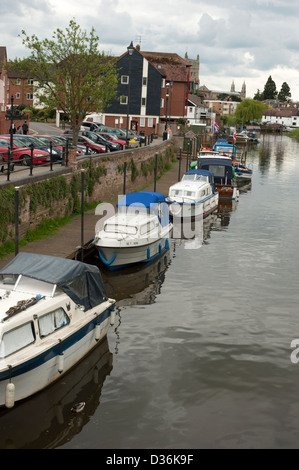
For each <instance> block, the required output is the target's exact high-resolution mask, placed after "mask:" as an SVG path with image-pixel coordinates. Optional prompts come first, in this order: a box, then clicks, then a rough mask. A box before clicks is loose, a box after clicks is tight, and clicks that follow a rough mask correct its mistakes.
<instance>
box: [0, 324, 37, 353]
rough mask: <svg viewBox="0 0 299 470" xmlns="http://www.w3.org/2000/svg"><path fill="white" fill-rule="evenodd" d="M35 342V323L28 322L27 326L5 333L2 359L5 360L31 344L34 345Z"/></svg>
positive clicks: (0, 343) (1, 350)
mask: <svg viewBox="0 0 299 470" xmlns="http://www.w3.org/2000/svg"><path fill="white" fill-rule="evenodd" d="M34 341H35V336H34V328H33V322H28V323H26V324H25V325H22V326H19V327H18V328H15V329H13V330H11V331H8V332H7V333H4V335H3V338H2V341H1V342H0V358H1V359H3V358H4V357H7V356H9V355H10V354H13V353H15V352H17V351H19V350H20V349H23V348H25V347H26V346H28V345H29V344H32V343H34Z"/></svg>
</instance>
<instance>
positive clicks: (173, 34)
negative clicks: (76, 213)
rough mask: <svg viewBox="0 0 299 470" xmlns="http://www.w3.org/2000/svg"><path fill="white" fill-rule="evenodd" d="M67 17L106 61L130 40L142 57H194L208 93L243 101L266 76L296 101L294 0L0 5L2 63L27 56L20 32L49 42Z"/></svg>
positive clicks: (297, 6)
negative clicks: (94, 40)
mask: <svg viewBox="0 0 299 470" xmlns="http://www.w3.org/2000/svg"><path fill="white" fill-rule="evenodd" d="M71 19H75V21H76V23H77V24H79V25H80V26H81V28H82V29H83V30H86V31H87V32H89V31H90V30H91V28H92V27H94V28H95V30H96V34H97V35H98V36H99V38H100V43H99V49H100V50H101V51H104V52H106V53H109V54H112V55H120V54H122V53H123V52H125V51H126V48H127V46H128V45H129V44H130V42H131V41H133V43H134V45H136V44H138V43H139V44H141V48H142V49H143V50H145V51H158V52H176V53H178V54H179V55H180V56H182V57H184V56H185V53H186V52H187V53H188V57H189V58H192V59H196V57H197V55H199V57H200V83H201V85H206V86H207V87H208V88H210V89H212V90H221V91H227V90H230V87H231V83H232V81H233V80H234V83H235V86H236V90H237V91H239V90H241V87H242V84H243V82H244V81H245V83H246V89H247V97H250V98H252V97H253V95H254V94H255V93H256V91H257V89H259V90H260V91H263V89H264V85H265V83H266V81H267V79H268V77H269V76H270V75H271V77H272V79H273V80H274V82H275V84H276V88H277V91H280V88H281V85H282V83H283V82H287V84H288V85H289V87H290V90H291V94H292V98H293V100H295V101H299V1H298V0H251V1H248V0H229V1H228V0H184V1H182V0H163V1H161V0H113V1H112V0H95V1H93V2H87V3H86V2H83V1H82V0H80V1H79V0H43V1H40V0H29V1H28V2H24V1H20V0H14V1H13V2H12V1H11V0H1V16H0V26H1V44H0V45H1V46H6V48H7V54H8V58H9V59H14V58H15V57H26V56H28V55H29V50H27V49H26V48H25V47H24V46H23V45H22V39H21V37H19V35H20V34H21V31H22V30H25V31H26V33H27V34H28V35H29V36H31V35H33V34H35V35H36V36H37V37H38V38H39V39H44V38H51V37H52V33H53V32H54V31H55V30H56V29H57V28H62V29H64V28H65V27H66V26H67V25H68V24H69V21H70V20H71Z"/></svg>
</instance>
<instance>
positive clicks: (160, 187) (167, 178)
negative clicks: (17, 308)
mask: <svg viewBox="0 0 299 470" xmlns="http://www.w3.org/2000/svg"><path fill="white" fill-rule="evenodd" d="M179 169H180V168H179V161H177V162H176V163H175V164H174V166H173V168H172V169H171V170H169V171H168V172H167V173H165V174H164V175H163V176H161V178H160V179H158V180H157V182H156V188H155V187H154V183H153V184H152V185H150V186H148V188H147V190H148V191H154V189H156V191H157V192H159V193H162V194H164V195H165V196H167V195H168V188H169V186H171V185H172V184H174V183H176V182H177V181H178V175H179ZM184 171H185V168H183V165H182V168H181V172H180V175H181V176H182V174H183V173H184ZM99 218H100V217H99V216H98V215H95V213H94V211H88V212H85V213H84V217H83V228H84V230H83V233H84V235H83V245H84V246H88V244H89V243H90V241H91V240H92V239H93V237H94V234H95V226H96V223H97V222H98V220H99ZM81 227H82V217H81V215H78V216H75V217H74V218H73V219H72V220H71V221H70V222H69V223H68V224H66V225H65V226H63V227H61V228H60V229H59V231H58V232H57V233H56V234H54V235H52V236H51V237H49V238H47V239H45V240H39V241H35V242H32V243H29V244H28V245H25V246H23V247H21V248H20V250H19V251H23V252H29V253H39V254H43V255H51V256H60V257H62V258H74V256H75V255H76V253H78V250H80V247H81V233H82V231H81ZM14 256H15V255H14V253H13V254H10V255H7V256H5V257H4V258H2V259H0V268H3V267H4V266H5V265H6V264H7V263H8V262H9V261H11V260H12V259H13V258H14Z"/></svg>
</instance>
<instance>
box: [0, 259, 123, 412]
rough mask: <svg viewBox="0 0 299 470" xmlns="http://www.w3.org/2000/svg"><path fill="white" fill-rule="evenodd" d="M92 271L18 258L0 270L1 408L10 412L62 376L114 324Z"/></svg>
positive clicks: (72, 264)
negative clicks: (19, 403)
mask: <svg viewBox="0 0 299 470" xmlns="http://www.w3.org/2000/svg"><path fill="white" fill-rule="evenodd" d="M114 304H115V300H114V299H110V298H108V297H107V295H106V291H105V288H104V284H103V281H102V276H101V274H100V271H99V269H98V268H97V267H96V266H91V265H87V264H85V263H81V262H80V261H73V260H70V259H63V258H58V257H55V256H46V255H38V254H31V253H19V254H18V255H17V256H16V257H15V258H14V259H13V260H12V261H11V262H10V263H9V264H8V265H7V266H5V267H4V268H3V269H1V270H0V406H4V405H5V406H6V407H8V408H11V407H13V406H14V404H15V402H16V401H19V400H22V399H24V398H28V397H30V396H31V395H33V394H35V393H37V392H39V391H40V390H42V389H44V388H45V387H46V386H48V385H49V384H51V383H52V382H54V381H55V380H57V379H58V378H60V377H61V375H62V374H64V373H65V372H67V371H68V370H69V369H70V368H71V367H73V366H74V365H75V364H76V363H77V362H78V361H80V360H81V359H82V358H83V357H84V356H85V355H86V354H87V353H88V352H89V351H90V350H91V349H92V348H93V347H94V346H95V345H96V344H97V342H98V341H100V340H101V339H102V338H104V337H105V336H106V335H107V332H108V329H109V325H110V323H111V322H113V317H114V312H113V310H114Z"/></svg>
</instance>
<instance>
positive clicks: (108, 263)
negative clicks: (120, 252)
mask: <svg viewBox="0 0 299 470" xmlns="http://www.w3.org/2000/svg"><path fill="white" fill-rule="evenodd" d="M98 253H99V257H100V259H101V261H102V262H103V263H104V264H105V265H106V266H110V264H112V263H113V261H115V259H116V257H117V252H116V253H114V255H113V256H112V258H111V259H110V260H109V261H107V260H106V259H105V258H104V256H103V255H102V254H101V253H100V251H98Z"/></svg>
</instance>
